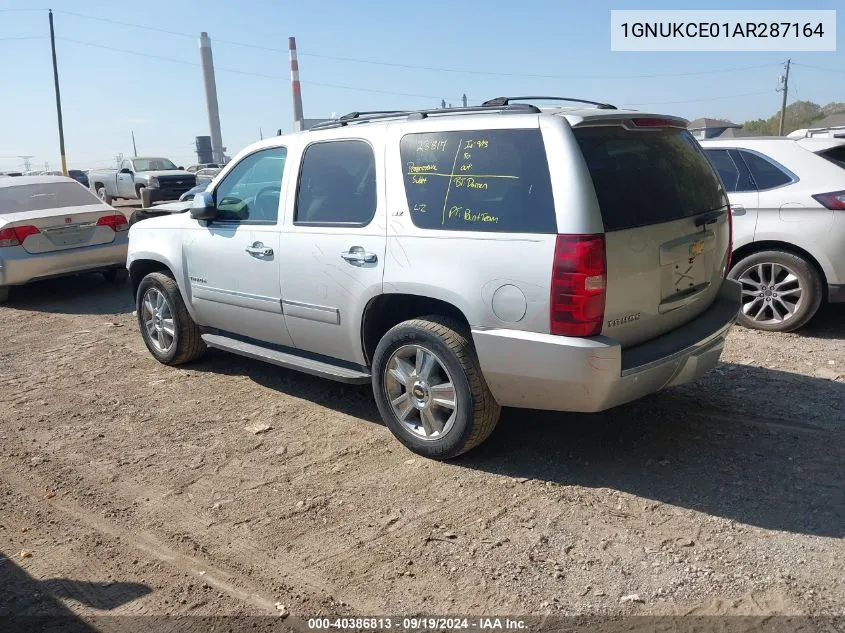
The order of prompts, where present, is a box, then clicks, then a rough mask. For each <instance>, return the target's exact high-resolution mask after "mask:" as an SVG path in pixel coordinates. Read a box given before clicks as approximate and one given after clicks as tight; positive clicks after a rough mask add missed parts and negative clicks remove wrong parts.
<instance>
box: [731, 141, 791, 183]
mask: <svg viewBox="0 0 845 633" xmlns="http://www.w3.org/2000/svg"><path fill="white" fill-rule="evenodd" d="M739 153H740V155H741V156H742V160H743V161H745V164H746V165H748V170H749V171H750V172H751V176H752V177H753V178H754V184H756V185H757V189H759V190H760V191H765V190H766V189H774V188H775V187H781V186H783V185H786V184H789V183H790V182H792V181H793V180H794V178H793V177H792V176H791V175H790V174H788V173H786V171H785V170H784V169H782V168H781V167H779V166H778V165H775V164H774V163H773V162H772V161H770V160H768V159H766V158H763V157H762V156H760V155H759V154H755V153H754V152H749V151H746V150H739Z"/></svg>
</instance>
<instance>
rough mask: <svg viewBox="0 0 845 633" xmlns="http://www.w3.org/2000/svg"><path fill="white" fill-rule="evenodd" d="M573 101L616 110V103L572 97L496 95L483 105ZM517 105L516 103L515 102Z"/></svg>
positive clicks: (496, 105)
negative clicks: (513, 102)
mask: <svg viewBox="0 0 845 633" xmlns="http://www.w3.org/2000/svg"><path fill="white" fill-rule="evenodd" d="M529 100H531V101H571V102H573V103H587V104H589V105H594V106H596V107H597V108H599V109H600V110H616V106H615V105H611V104H609V103H600V102H598V101H588V100H586V99H573V98H571V97H496V98H495V99H490V100H488V101H485V102H484V103H482V104H481V105H483V106H487V107H499V106H506V105H511V101H529ZM514 105H516V104H514Z"/></svg>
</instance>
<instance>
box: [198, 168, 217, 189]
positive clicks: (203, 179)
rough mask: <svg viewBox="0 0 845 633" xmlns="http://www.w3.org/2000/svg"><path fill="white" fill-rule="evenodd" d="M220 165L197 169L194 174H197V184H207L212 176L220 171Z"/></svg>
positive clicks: (212, 178)
mask: <svg viewBox="0 0 845 633" xmlns="http://www.w3.org/2000/svg"><path fill="white" fill-rule="evenodd" d="M220 169H221V168H220V167H206V168H204V169H198V170H197V173H196V176H197V184H198V185H203V184H204V185H207V184H208V183H210V182H211V181H212V180H214V177H215V176H216V175H217V174H219V173H220Z"/></svg>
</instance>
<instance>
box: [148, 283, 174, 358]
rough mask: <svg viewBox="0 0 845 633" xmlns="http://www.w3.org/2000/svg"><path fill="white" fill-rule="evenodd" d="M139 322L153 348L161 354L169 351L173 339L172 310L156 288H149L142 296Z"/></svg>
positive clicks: (162, 294) (165, 298)
mask: <svg viewBox="0 0 845 633" xmlns="http://www.w3.org/2000/svg"><path fill="white" fill-rule="evenodd" d="M141 320H142V322H143V324H144V328H145V329H146V330H147V338H148V339H149V341H150V343H152V345H153V347H155V348H156V349H157V350H158V351H159V352H161V353H162V354H166V353H167V352H168V351H170V348H171V347H173V341H174V338H175V329H174V325H173V310H172V308H171V307H170V302H169V301H168V300H167V297H166V296H165V294H164V293H163V292H161V290H159V289H158V288H150V289H149V290H147V292H146V293H145V294H144V300H143V301H142V302H141Z"/></svg>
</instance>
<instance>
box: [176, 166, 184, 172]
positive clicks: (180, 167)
mask: <svg viewBox="0 0 845 633" xmlns="http://www.w3.org/2000/svg"><path fill="white" fill-rule="evenodd" d="M176 169H181V170H182V171H185V168H184V167H182V165H179V166H178V167H177V168H176Z"/></svg>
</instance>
